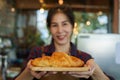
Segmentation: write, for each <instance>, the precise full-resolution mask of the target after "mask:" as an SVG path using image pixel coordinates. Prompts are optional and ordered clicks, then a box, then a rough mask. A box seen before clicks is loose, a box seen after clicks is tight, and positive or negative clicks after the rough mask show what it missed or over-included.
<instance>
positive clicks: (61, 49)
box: [55, 43, 70, 54]
mask: <svg viewBox="0 0 120 80" xmlns="http://www.w3.org/2000/svg"><path fill="white" fill-rule="evenodd" d="M55 51H56V52H65V53H68V54H69V51H70V43H68V44H65V45H58V44H55Z"/></svg>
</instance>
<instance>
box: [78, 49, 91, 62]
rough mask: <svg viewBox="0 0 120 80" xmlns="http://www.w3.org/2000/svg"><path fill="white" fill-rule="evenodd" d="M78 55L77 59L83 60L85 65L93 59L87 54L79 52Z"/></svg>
mask: <svg viewBox="0 0 120 80" xmlns="http://www.w3.org/2000/svg"><path fill="white" fill-rule="evenodd" d="M77 53H78V55H77V57H79V58H80V59H82V60H83V61H84V62H85V63H86V62H87V61H88V60H89V59H93V57H92V56H91V55H90V54H88V53H85V52H82V51H77Z"/></svg>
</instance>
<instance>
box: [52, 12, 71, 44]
mask: <svg viewBox="0 0 120 80" xmlns="http://www.w3.org/2000/svg"><path fill="white" fill-rule="evenodd" d="M72 29H73V26H72V25H71V23H70V22H69V20H68V18H67V16H66V15H65V14H63V13H56V14H55V15H54V16H53V17H52V20H51V25H50V32H51V34H52V37H53V39H54V42H55V43H57V44H59V45H65V44H67V43H69V42H70V38H71V34H72Z"/></svg>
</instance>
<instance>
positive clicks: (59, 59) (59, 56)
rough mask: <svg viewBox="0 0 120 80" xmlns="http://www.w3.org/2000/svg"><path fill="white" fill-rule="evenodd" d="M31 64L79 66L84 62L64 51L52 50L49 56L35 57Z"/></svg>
mask: <svg viewBox="0 0 120 80" xmlns="http://www.w3.org/2000/svg"><path fill="white" fill-rule="evenodd" d="M31 64H32V65H33V66H38V67H81V66H83V65H84V62H83V61H82V60H81V59H79V58H77V57H74V56H70V55H68V54H66V53H64V52H54V53H53V54H52V55H51V56H42V57H40V58H35V59H34V60H32V62H31Z"/></svg>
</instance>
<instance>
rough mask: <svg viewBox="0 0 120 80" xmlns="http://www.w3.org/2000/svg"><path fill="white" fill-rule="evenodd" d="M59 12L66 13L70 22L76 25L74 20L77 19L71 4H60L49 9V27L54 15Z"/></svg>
mask: <svg viewBox="0 0 120 80" xmlns="http://www.w3.org/2000/svg"><path fill="white" fill-rule="evenodd" d="M58 12H62V13H63V14H65V15H66V16H67V18H68V19H69V21H70V23H71V24H72V26H74V21H75V20H74V14H73V11H72V9H71V8H70V6H68V5H58V6H57V7H54V8H51V9H50V10H49V11H48V15H47V27H48V28H49V27H50V24H51V20H52V17H53V16H54V15H55V14H56V13H58Z"/></svg>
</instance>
